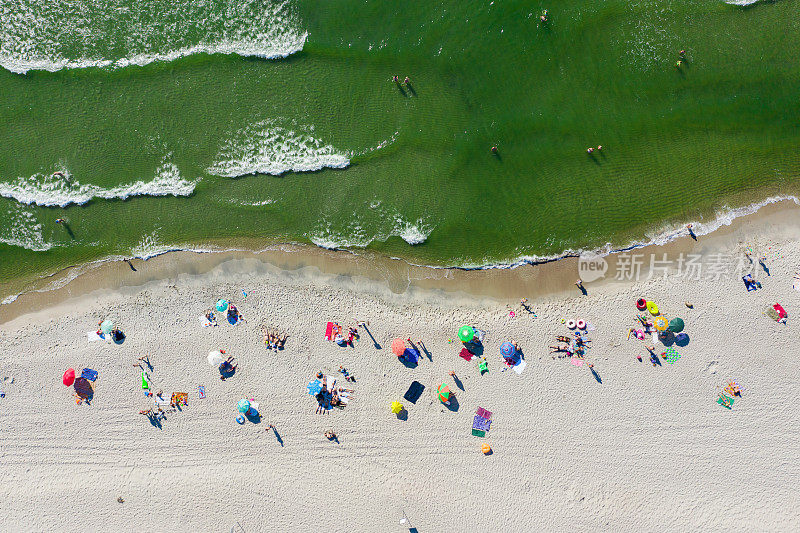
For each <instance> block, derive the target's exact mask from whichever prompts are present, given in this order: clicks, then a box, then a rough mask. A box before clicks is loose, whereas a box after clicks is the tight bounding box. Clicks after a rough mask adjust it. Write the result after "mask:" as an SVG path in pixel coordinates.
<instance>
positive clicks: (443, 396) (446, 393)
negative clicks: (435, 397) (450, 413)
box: [439, 383, 452, 403]
mask: <svg viewBox="0 0 800 533" xmlns="http://www.w3.org/2000/svg"><path fill="white" fill-rule="evenodd" d="M451 394H452V393H451V392H450V387H448V386H447V385H446V384H445V383H442V384H441V385H439V400H441V402H442V403H445V402H447V401H449V400H450V395H451Z"/></svg>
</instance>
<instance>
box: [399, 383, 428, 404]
mask: <svg viewBox="0 0 800 533" xmlns="http://www.w3.org/2000/svg"><path fill="white" fill-rule="evenodd" d="M424 390H425V385H423V384H422V383H420V382H419V381H412V382H411V386H410V387H408V390H407V391H406V393H405V394H404V395H403V398H405V399H406V400H408V401H409V402H411V403H417V400H419V397H420V396H422V391H424Z"/></svg>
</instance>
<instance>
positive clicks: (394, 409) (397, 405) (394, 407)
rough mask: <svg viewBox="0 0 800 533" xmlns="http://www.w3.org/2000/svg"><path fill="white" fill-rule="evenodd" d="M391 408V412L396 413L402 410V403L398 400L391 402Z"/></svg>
mask: <svg viewBox="0 0 800 533" xmlns="http://www.w3.org/2000/svg"><path fill="white" fill-rule="evenodd" d="M391 408H392V412H393V413H394V414H396V415H397V414H400V411H402V410H403V404H402V403H400V402H392V405H391Z"/></svg>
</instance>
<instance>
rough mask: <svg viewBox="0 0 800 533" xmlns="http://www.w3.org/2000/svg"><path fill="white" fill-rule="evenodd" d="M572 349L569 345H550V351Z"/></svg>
mask: <svg viewBox="0 0 800 533" xmlns="http://www.w3.org/2000/svg"><path fill="white" fill-rule="evenodd" d="M571 351H572V350H571V349H570V347H569V346H560V345H559V346H550V353H556V352H571Z"/></svg>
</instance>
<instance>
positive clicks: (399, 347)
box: [392, 339, 406, 357]
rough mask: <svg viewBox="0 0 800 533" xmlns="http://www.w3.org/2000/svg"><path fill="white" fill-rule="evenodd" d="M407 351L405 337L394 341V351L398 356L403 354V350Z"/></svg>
mask: <svg viewBox="0 0 800 533" xmlns="http://www.w3.org/2000/svg"><path fill="white" fill-rule="evenodd" d="M404 351H406V341H404V340H403V339H395V340H393V341H392V353H393V354H395V355H396V356H397V357H400V356H401V355H403V352H404Z"/></svg>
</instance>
